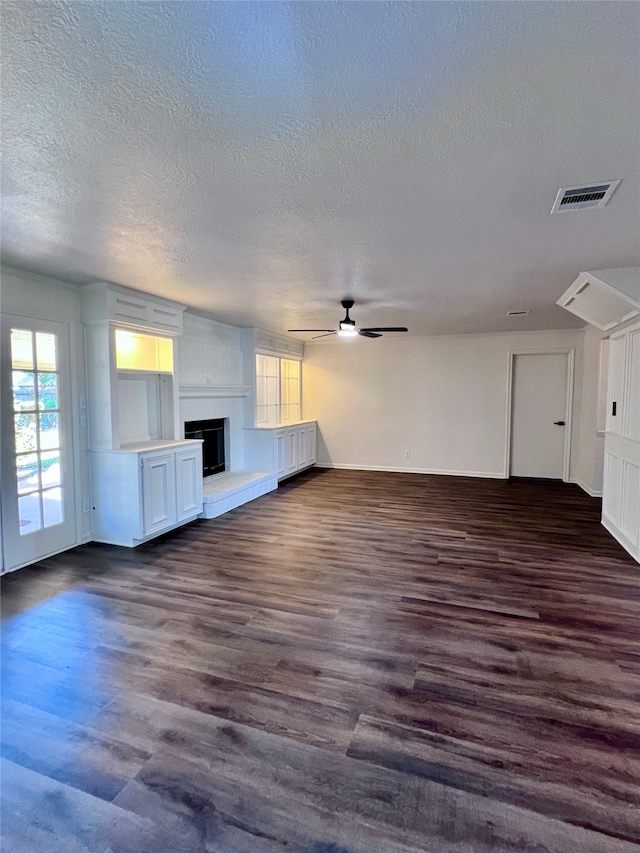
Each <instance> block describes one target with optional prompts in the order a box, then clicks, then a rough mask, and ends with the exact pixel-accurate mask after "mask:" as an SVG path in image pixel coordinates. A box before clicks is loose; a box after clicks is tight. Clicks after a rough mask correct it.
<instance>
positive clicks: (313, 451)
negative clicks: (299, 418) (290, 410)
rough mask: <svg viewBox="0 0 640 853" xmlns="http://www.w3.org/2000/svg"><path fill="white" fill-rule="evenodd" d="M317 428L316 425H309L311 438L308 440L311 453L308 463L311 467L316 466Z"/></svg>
mask: <svg viewBox="0 0 640 853" xmlns="http://www.w3.org/2000/svg"><path fill="white" fill-rule="evenodd" d="M317 433H318V430H317V427H316V425H315V424H309V438H308V448H309V453H308V457H307V462H308V463H309V465H315V464H316V445H317Z"/></svg>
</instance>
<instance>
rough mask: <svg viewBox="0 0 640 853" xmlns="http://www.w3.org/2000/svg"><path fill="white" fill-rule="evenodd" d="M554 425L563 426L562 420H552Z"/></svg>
mask: <svg viewBox="0 0 640 853" xmlns="http://www.w3.org/2000/svg"><path fill="white" fill-rule="evenodd" d="M553 423H554V424H555V426H564V421H554V422H553Z"/></svg>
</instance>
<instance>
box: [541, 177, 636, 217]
mask: <svg viewBox="0 0 640 853" xmlns="http://www.w3.org/2000/svg"><path fill="white" fill-rule="evenodd" d="M619 183H620V181H600V182H599V183H597V184H578V186H577V187H560V189H559V190H558V195H557V196H556V200H555V201H554V203H553V207H552V208H551V213H562V212H563V211H566V210H585V209H586V208H588V207H604V206H605V204H606V203H607V202H608V201H609V199H610V198H611V196H612V195H613V193H614V191H615V188H616V187H617V186H618V184H619Z"/></svg>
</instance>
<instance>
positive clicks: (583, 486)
mask: <svg viewBox="0 0 640 853" xmlns="http://www.w3.org/2000/svg"><path fill="white" fill-rule="evenodd" d="M568 482H569V483H575V484H576V486H580V488H581V489H582V491H583V492H586V493H587V494H588V495H589V497H590V498H601V497H602V490H598V489H590V488H589V486H587V484H586V483H583V482H582V480H569V481H568Z"/></svg>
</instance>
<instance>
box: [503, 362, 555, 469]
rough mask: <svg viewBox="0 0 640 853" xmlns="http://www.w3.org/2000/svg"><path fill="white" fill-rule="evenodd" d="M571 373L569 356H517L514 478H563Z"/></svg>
mask: <svg viewBox="0 0 640 853" xmlns="http://www.w3.org/2000/svg"><path fill="white" fill-rule="evenodd" d="M567 370H568V355H567V354H566V353H535V354H533V353H532V354H526V355H516V356H514V364H513V388H512V410H511V464H510V469H509V473H510V475H511V476H512V477H544V478H549V479H553V480H561V479H562V477H563V472H564V455H565V439H566V430H567V429H568V426H567V424H566V420H567Z"/></svg>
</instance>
